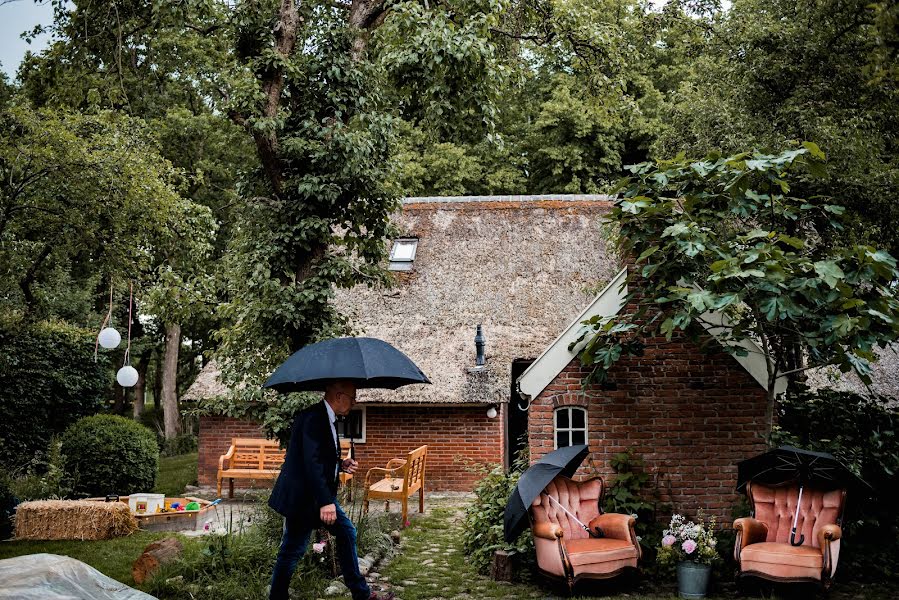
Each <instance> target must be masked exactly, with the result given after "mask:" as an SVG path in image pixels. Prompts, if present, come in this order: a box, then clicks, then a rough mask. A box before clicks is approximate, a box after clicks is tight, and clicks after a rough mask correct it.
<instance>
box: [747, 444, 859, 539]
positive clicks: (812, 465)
mask: <svg viewBox="0 0 899 600" xmlns="http://www.w3.org/2000/svg"><path fill="white" fill-rule="evenodd" d="M750 481H757V482H759V483H765V484H768V485H780V484H783V483H788V482H794V481H795V482H797V483H798V484H799V499H798V500H797V501H796V514H795V515H794V516H793V529H792V530H791V531H790V544H792V545H794V546H801V545H802V542H803V541H805V536H804V535H801V534H800V536H799V541H796V523H797V521H798V520H799V505H800V503H801V502H802V489H803V488H804V487H805V486H807V485H810V486H814V487H817V488H821V489H824V490H833V489H838V488H850V487H851V488H856V489H860V488H868V489H870V486H869V485H868V484H867V483H865V482H864V481H863V480H862V479H861V478H859V477H858V476H857V475H856V474H855V473H853V472H852V471H850V470H849V469H848V468H847V467H846V466H845V465H844V464H843V463H841V462H840V461H839V460H837V459H836V458H835V457H834V456H833V455H832V454H828V453H826V452H813V451H811V450H803V449H802V448H794V447H793V446H781V447H779V448H775V449H774V450H769V451H768V452H765V453H764V454H759V455H758V456H753V457H752V458H749V459H746V460H744V461H741V462H739V463H737V491H742V490H743V489H744V488H745V487H746V484H747V483H749V482H750Z"/></svg>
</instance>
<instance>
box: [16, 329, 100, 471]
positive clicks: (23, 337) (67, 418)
mask: <svg viewBox="0 0 899 600" xmlns="http://www.w3.org/2000/svg"><path fill="white" fill-rule="evenodd" d="M95 335H96V334H95V333H93V332H89V331H85V330H83V329H78V328H76V327H71V326H68V325H64V324H61V323H25V322H23V321H21V320H17V319H8V318H7V319H0V447H2V448H3V453H2V456H0V461H2V465H3V466H4V467H6V468H7V469H10V470H14V471H19V472H23V471H25V470H27V469H28V468H29V466H30V465H32V463H33V461H34V462H37V463H42V462H43V461H44V459H45V456H46V452H47V449H48V447H49V445H50V439H51V437H52V436H54V435H56V434H58V433H62V431H63V430H64V429H65V428H66V427H68V426H69V425H70V424H71V423H73V422H74V421H76V420H77V419H79V418H80V417H83V416H87V415H91V414H94V413H96V412H98V411H99V410H101V409H102V408H103V396H104V393H105V391H106V388H107V386H108V385H109V373H108V371H107V369H108V361H107V359H106V357H105V356H103V355H100V357H99V360H98V361H97V362H95V361H94V356H93V351H94V337H95ZM40 470H41V469H40V468H39V466H38V468H37V471H40ZM38 475H42V473H38Z"/></svg>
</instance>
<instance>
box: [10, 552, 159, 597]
mask: <svg viewBox="0 0 899 600" xmlns="http://www.w3.org/2000/svg"><path fill="white" fill-rule="evenodd" d="M0 598H2V599H3V600H12V599H15V600H156V598H155V597H153V596H151V595H149V594H145V593H143V592H139V591H137V590H135V589H134V588H130V587H128V586H127V585H125V584H124V583H119V582H118V581H116V580H115V579H112V578H110V577H107V576H106V575H104V574H103V573H101V572H100V571H98V570H97V569H95V568H93V567H91V566H90V565H86V564H84V563H83V562H81V561H80V560H75V559H74V558H69V557H68V556H58V555H56V554H29V555H26V556H18V557H16V558H7V559H5V560H0Z"/></svg>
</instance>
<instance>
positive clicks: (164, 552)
mask: <svg viewBox="0 0 899 600" xmlns="http://www.w3.org/2000/svg"><path fill="white" fill-rule="evenodd" d="M182 552H184V546H182V545H181V542H180V541H178V538H165V539H164V540H159V541H157V542H153V543H152V544H150V545H149V546H147V547H146V548H144V552H143V554H141V555H140V556H138V557H137V560H136V561H134V563H133V564H132V565H131V576H132V577H133V578H134V581H135V583H137V584H142V583H143V582H144V581H146V580H147V579H148V578H149V577H150V576H151V575H152V574H153V573H154V572H155V571H156V570H157V569H158V568H159V567H160V565H164V564H166V563H170V562H172V561H174V560H175V559H177V558H178V557H179V556H181V553H182Z"/></svg>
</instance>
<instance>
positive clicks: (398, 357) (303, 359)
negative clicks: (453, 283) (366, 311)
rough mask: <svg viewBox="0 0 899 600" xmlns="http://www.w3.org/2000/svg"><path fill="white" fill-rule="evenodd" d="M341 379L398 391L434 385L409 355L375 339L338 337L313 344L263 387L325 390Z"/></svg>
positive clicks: (299, 352)
mask: <svg viewBox="0 0 899 600" xmlns="http://www.w3.org/2000/svg"><path fill="white" fill-rule="evenodd" d="M338 379H348V380H350V381H352V382H353V383H355V384H356V387H357V388H383V389H388V390H395V389H396V388H398V387H400V386H404V385H409V384H412V383H431V381H430V380H429V379H428V378H427V376H426V375H425V374H424V373H423V372H422V371H421V369H419V368H418V367H417V366H416V365H415V363H414V362H412V361H411V360H410V359H409V357H408V356H406V355H405V354H403V353H402V352H400V351H399V350H397V349H396V348H394V347H393V346H391V345H390V344H388V343H387V342H385V341H383V340H378V339H375V338H355V337H349V338H334V339H330V340H325V341H323V342H318V343H317V344H311V345H309V346H306V347H305V348H301V349H300V350H298V351H297V352H295V353H294V354H292V355H291V357H290V358H288V359H287V360H286V361H284V363H282V364H281V366H280V367H278V368H277V369H275V372H274V373H272V375H271V377H269V378H268V380H267V381H266V382H265V384H264V385H263V387H267V388H272V389H274V390H277V391H279V392H314V391H319V392H320V391H324V389H325V387H326V386H327V385H328V384H329V383H331V382H333V381H335V380H338Z"/></svg>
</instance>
